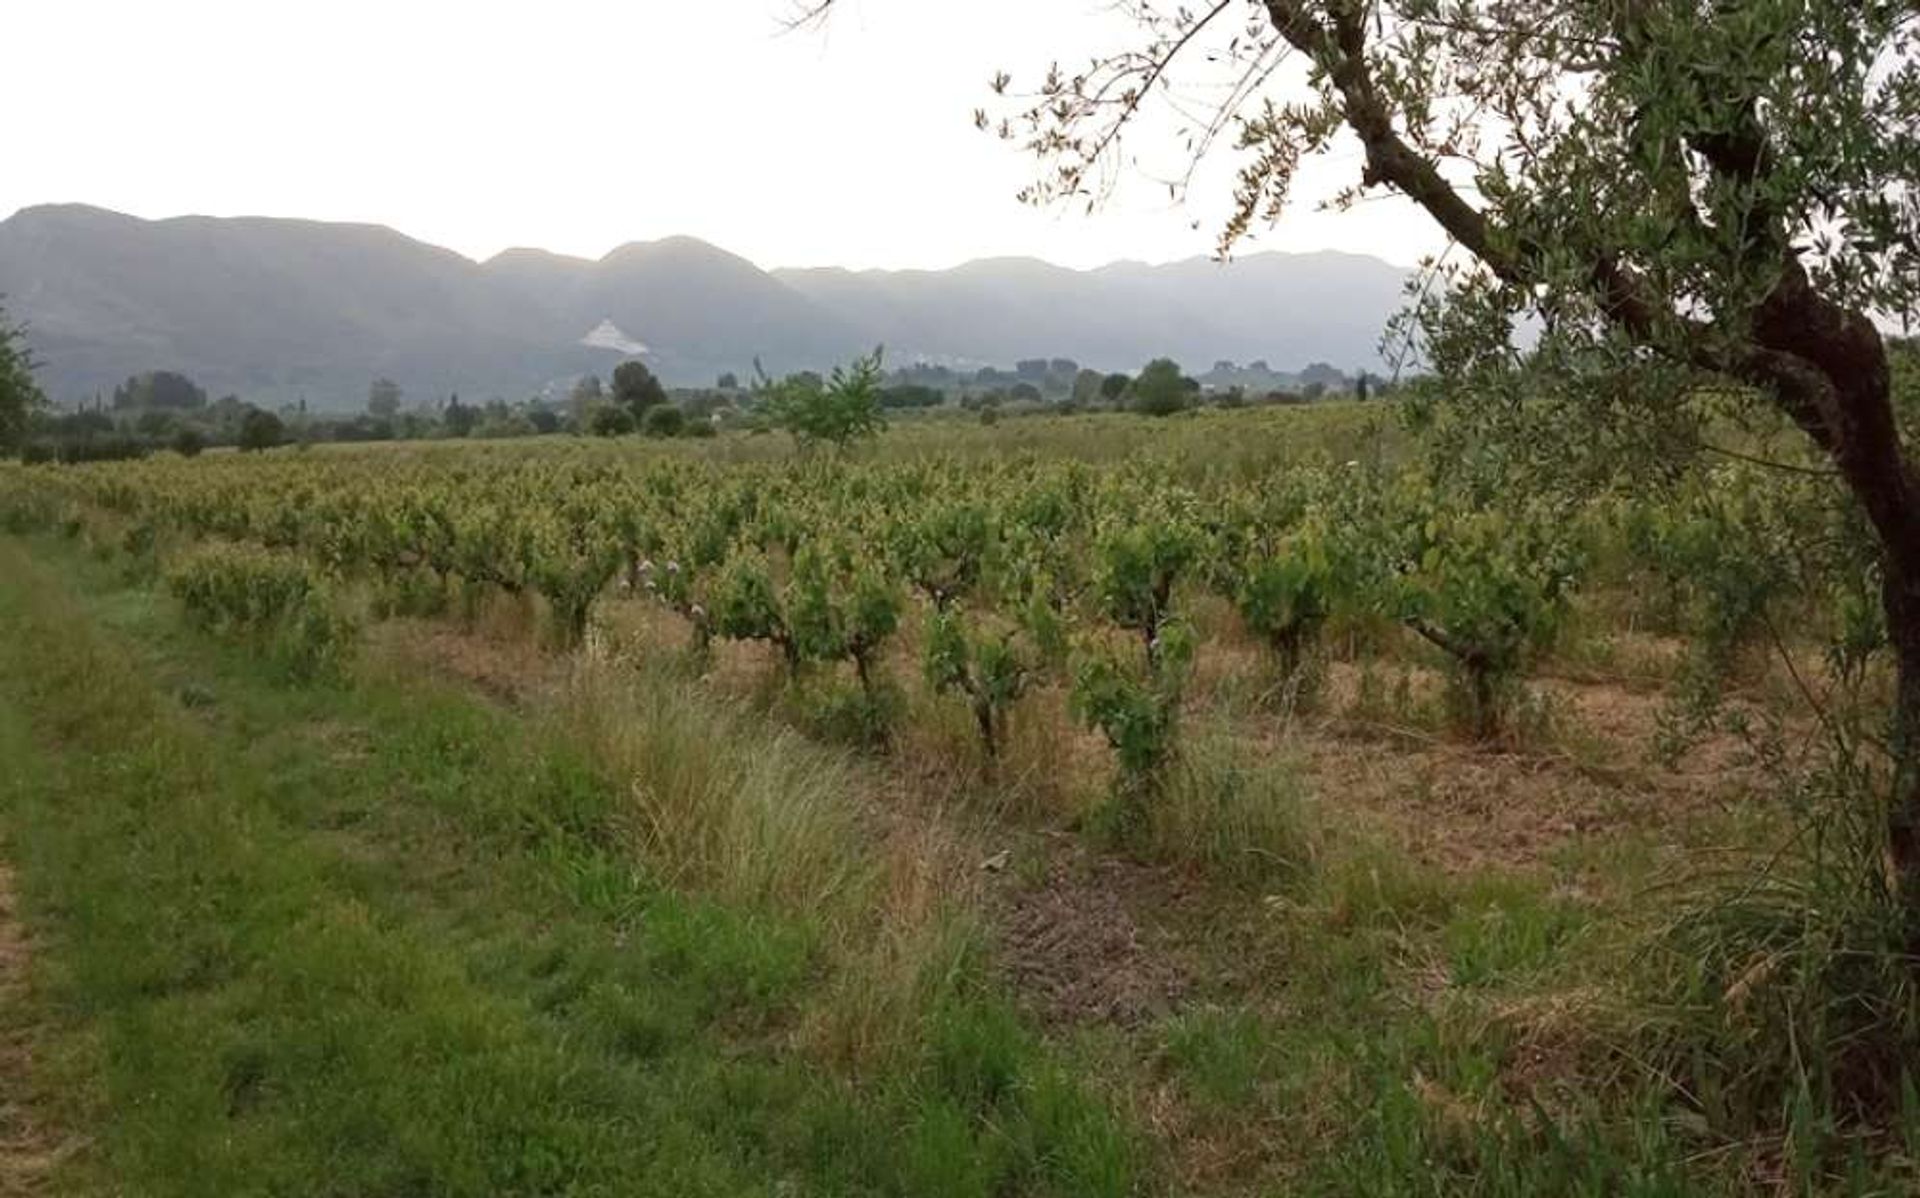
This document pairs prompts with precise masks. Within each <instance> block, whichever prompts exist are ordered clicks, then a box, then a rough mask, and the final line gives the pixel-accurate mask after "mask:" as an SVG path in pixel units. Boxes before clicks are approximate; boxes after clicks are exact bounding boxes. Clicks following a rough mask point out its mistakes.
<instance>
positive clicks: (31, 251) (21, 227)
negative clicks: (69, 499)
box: [0, 207, 577, 404]
mask: <svg viewBox="0 0 1920 1198" xmlns="http://www.w3.org/2000/svg"><path fill="white" fill-rule="evenodd" d="M0 292H4V293H6V294H7V296H8V300H7V303H8V305H9V308H10V309H11V310H12V311H13V312H14V313H15V314H16V315H18V316H19V317H22V318H24V319H26V320H27V321H28V322H29V323H30V325H31V330H32V331H31V336H32V341H33V344H34V345H35V347H36V349H38V351H39V352H40V353H41V355H42V356H43V357H44V358H45V359H46V360H47V366H46V370H45V376H46V379H47V381H48V383H49V386H50V389H51V390H53V391H54V392H55V394H57V395H61V396H63V397H71V396H74V395H84V394H88V393H91V392H93V391H98V390H104V389H109V388H111V387H112V386H113V384H114V383H116V382H117V381H119V380H120V379H122V378H124V377H126V376H127V375H129V374H132V373H135V372H137V371H140V370H148V369H156V368H164V369H174V370H181V371H184V372H186V373H188V374H191V375H192V376H194V377H195V378H196V379H198V380H200V381H201V382H202V383H203V384H204V385H205V386H207V387H208V388H209V389H210V390H212V391H214V392H215V393H221V392H226V391H237V392H241V393H243V394H258V395H263V396H266V397H270V398H274V399H282V400H284V399H289V398H294V397H297V396H302V395H304V396H307V397H309V398H311V399H312V400H313V401H314V402H316V403H323V402H332V403H336V404H338V403H345V402H352V401H353V400H354V399H356V398H364V396H365V393H366V388H367V385H368V383H369V382H371V380H372V379H373V378H374V377H376V376H379V375H386V376H389V377H393V378H395V379H398V380H399V381H400V382H401V383H402V384H403V385H406V386H407V387H408V389H409V390H410V391H411V392H414V393H416V394H433V393H437V392H443V391H446V390H452V389H457V388H459V387H462V386H465V387H467V388H469V389H473V388H478V387H484V386H487V385H490V384H493V383H495V382H498V383H500V384H501V385H505V384H508V383H514V384H521V385H524V384H527V383H532V382H537V381H538V380H539V379H542V378H545V377H547V375H548V374H549V373H550V372H551V371H552V370H553V369H555V368H564V367H565V365H566V364H567V362H568V360H569V359H571V358H572V357H575V356H577V355H574V354H571V353H569V352H567V351H566V350H565V349H564V347H562V348H560V350H559V352H555V347H554V345H553V341H552V338H551V336H550V335H548V334H547V333H546V330H544V329H542V328H541V327H540V326H541V324H542V322H541V321H540V320H539V319H538V316H537V313H536V312H535V311H534V310H533V309H532V308H531V307H530V306H529V305H528V304H527V303H526V302H525V301H524V300H520V299H517V298H515V297H513V296H512V295H511V294H508V293H504V292H500V291H498V290H495V289H490V288H488V287H486V286H485V285H484V282H483V277H482V275H481V272H480V269H479V267H478V266H476V265H475V264H474V263H472V262H470V261H468V260H467V259H465V258H462V257H460V256H459V255H457V254H454V253H452V252H450V251H447V250H442V249H438V248H435V247H433V246H428V245H425V244H422V243H420V242H417V241H413V240H411V239H409V238H406V237H403V236H401V235H400V234H398V233H395V232H393V231H392V230H389V229H384V228H377V227H372V226H361V225H330V224H320V223H315V222H307V221H286V220H213V219H209V218H204V217H186V218H181V219H177V220H168V221H156V222H148V221H141V220H137V219H134V218H131V217H125V216H120V215H118V214H115V213H109V212H103V211H101V210H98V209H91V208H80V207H59V208H37V209H29V210H27V211H24V212H22V213H20V214H18V215H16V216H15V217H13V218H12V219H11V220H8V221H6V222H4V223H0Z"/></svg>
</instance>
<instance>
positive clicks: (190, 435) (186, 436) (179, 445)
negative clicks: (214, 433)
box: [171, 428, 207, 458]
mask: <svg viewBox="0 0 1920 1198" xmlns="http://www.w3.org/2000/svg"><path fill="white" fill-rule="evenodd" d="M206 447H207V439H206V437H205V436H203V435H202V434H201V432H200V430H199V429H196V428H183V429H180V430H179V431H178V432H176V433H174V434H173V441H172V443H171V448H172V450H173V452H175V453H177V454H179V455H180V456H181V457H183V458H197V457H199V456H200V451H201V450H203V449H205V448H206Z"/></svg>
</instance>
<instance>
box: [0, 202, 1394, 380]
mask: <svg viewBox="0 0 1920 1198" xmlns="http://www.w3.org/2000/svg"><path fill="white" fill-rule="evenodd" d="M1404 275H1405V272H1404V271H1402V270H1401V269H1400V268H1398V267H1393V266H1390V265H1388V264H1386V263H1384V262H1380V261H1378V260H1376V259H1372V258H1365V257H1356V256H1351V255H1339V254H1307V255H1284V254H1259V255H1253V256H1250V257H1248V258H1245V259H1241V260H1238V261H1236V262H1234V263H1232V264H1230V265H1227V266H1221V265H1219V264H1216V263H1213V262H1210V261H1206V260H1194V261H1191V262H1182V263H1175V264H1172V265H1168V266H1145V265H1138V264H1120V265H1115V266H1110V267H1107V268H1104V269H1102V270H1097V271H1088V272H1081V271H1072V270H1066V269H1064V268H1061V267H1057V266H1052V265H1049V264H1047V263H1044V262H1038V261H1033V260H993V261H984V262H975V263H970V264H968V265H966V266H962V267H958V268H956V269H954V270H949V271H938V272H932V271H903V272H858V273H856V272H849V271H843V270H791V271H776V272H772V273H769V272H766V271H763V270H761V269H760V268H758V267H756V266H755V265H753V264H752V263H750V262H748V261H746V260H745V259H743V258H739V257H737V256H735V255H732V254H729V253H727V252H725V251H724V250H720V249H717V248H715V247H713V246H710V245H707V244H706V243H704V242H700V241H696V240H693V239H691V238H684V237H676V238H668V239H666V240H663V241H656V242H648V243H635V244H630V245H626V246H622V247H621V248H619V249H617V250H615V251H613V252H612V253H610V254H608V255H607V256H606V257H605V258H602V259H600V260H599V261H597V262H595V261H589V260H587V259H582V258H569V257H565V256H562V255H558V254H551V253H547V252H545V251H542V250H509V251H507V252H506V253H503V254H500V255H498V256H497V257H495V258H493V259H491V260H489V261H488V262H486V263H484V264H482V263H476V262H473V261H471V260H469V259H467V258H464V257H462V256H460V255H458V254H455V253H453V252H452V251H449V250H444V249H440V248H437V247H435V246H430V245H427V244H425V243H422V242H419V241H415V240H413V239H411V238H408V237H405V236H403V235H401V234H399V233H396V232H394V231H393V230H391V229H386V228H382V227H378V226H369V225H345V224H324V223H319V222H313V221H297V220H278V219H264V218H245V219H215V218H210V217H181V218H177V219H173V220H163V221H146V220H140V219H137V218H134V217H130V216H123V215H120V214H118V213H113V212H107V211H104V210H101V209H97V208H88V207H83V206H77V205H62V206H48V207H40V208H29V209H25V210H23V211H21V212H19V213H17V214H15V215H14V216H13V217H11V218H9V219H8V220H6V221H0V295H5V297H6V299H5V303H6V305H7V308H8V310H9V312H10V313H11V314H12V315H13V316H14V317H16V318H18V319H22V320H25V321H26V322H27V323H28V324H29V326H30V333H29V337H30V341H31V343H32V345H33V347H34V349H35V351H36V352H37V353H38V354H39V356H40V357H41V358H42V359H44V361H45V366H44V367H43V370H42V374H41V377H42V381H43V383H44V384H45V385H46V387H47V390H48V391H49V393H50V394H52V395H53V396H54V397H55V398H56V399H60V400H65V401H72V400H76V399H81V398H85V397H88V396H91V395H93V394H96V393H99V392H107V391H111V389H112V388H113V386H114V385H115V384H116V383H118V382H120V381H121V380H123V379H125V378H126V377H128V376H129V375H132V374H135V373H138V372H141V371H146V370H155V369H164V370H176V371H180V372H182V373H185V374H188V375H191V376H192V377H193V378H194V379H196V380H198V381H199V382H200V383H201V384H202V385H203V386H205V387H206V388H207V389H208V390H209V391H210V392H212V393H213V394H215V395H223V394H228V393H237V394H240V395H242V396H243V397H246V398H249V399H254V400H257V401H261V402H269V403H282V402H290V401H293V400H296V399H301V398H304V399H306V400H307V401H308V402H309V403H310V404H312V405H314V406H316V407H322V408H347V407H358V406H359V405H360V404H361V403H363V402H364V401H365V397H366V391H367V386H368V384H369V383H370V382H371V381H372V380H373V379H374V378H375V377H381V376H384V377H388V378H392V379H394V380H396V381H398V382H399V383H400V384H401V385H402V387H404V388H405V390H406V392H407V394H408V396H409V397H410V398H412V399H424V398H427V397H441V396H444V395H446V394H447V393H449V392H460V393H461V394H463V395H465V396H467V397H468V398H482V399H484V398H487V397H490V396H494V395H499V396H505V397H512V398H518V397H521V396H524V395H526V394H529V393H532V392H534V391H538V390H541V389H542V388H544V387H547V386H550V385H562V384H564V382H565V381H566V380H568V379H571V378H572V377H574V376H577V375H579V374H583V373H586V372H589V371H595V372H599V373H602V374H606V373H609V372H610V371H611V370H612V368H613V367H614V366H615V365H617V364H618V363H619V361H620V360H621V359H622V357H623V356H624V355H626V354H628V353H632V352H636V350H637V348H638V347H644V352H645V356H646V358H647V359H648V361H649V362H650V363H651V364H652V365H653V366H654V367H655V369H656V370H658V371H659V372H660V373H661V375H662V376H663V377H665V378H666V379H667V381H668V382H670V383H673V384H679V385H689V384H699V383H706V382H710V381H711V380H712V379H713V377H714V376H715V375H716V374H718V373H719V372H721V371H723V370H732V371H735V372H739V373H744V372H745V371H746V370H747V369H748V368H749V367H750V365H751V363H752V361H753V359H754V358H755V357H759V358H761V359H762V360H763V361H764V362H765V364H766V365H767V367H768V369H770V370H774V371H785V370H795V369H800V368H803V367H812V368H824V367H826V366H829V365H831V364H833V363H834V362H837V361H842V360H844V359H846V358H847V357H849V356H850V355H852V354H853V353H855V352H858V351H860V350H862V349H865V348H871V347H872V346H873V345H876V344H885V345H886V346H887V347H888V356H889V359H890V360H891V361H893V362H906V361H911V360H913V359H916V358H924V359H927V360H930V361H940V362H945V363H949V364H956V365H984V364H1000V365H1006V364H1011V363H1012V362H1014V361H1016V360H1017V359H1020V358H1031V357H1063V356H1064V357H1072V358H1075V359H1078V360H1079V361H1081V362H1083V363H1085V364H1087V365H1090V366H1095V367H1099V368H1102V369H1133V368H1135V367H1137V366H1138V365H1139V364H1140V363H1142V362H1143V361H1145V360H1146V359H1148V358H1151V357H1155V356H1159V355H1163V354H1167V355H1171V356H1173V357H1176V358H1178V359H1180V360H1181V361H1182V362H1183V363H1185V364H1186V365H1188V366H1189V368H1190V369H1192V370H1195V371H1200V370H1204V369H1206V368H1207V367H1208V366H1209V365H1211V364H1212V363H1213V362H1214V361H1216V360H1218V359H1235V360H1251V359H1255V358H1261V359H1266V360H1267V361H1269V362H1271V363H1272V364H1273V366H1274V367H1275V368H1277V369H1289V368H1298V367H1300V366H1304V365H1305V364H1306V363H1308V362H1312V361H1325V362H1330V363H1333V364H1334V365H1337V366H1340V367H1343V368H1347V367H1362V366H1371V365H1373V364H1374V363H1375V361H1376V355H1375V345H1376V343H1377V341H1378V338H1379V335H1380V331H1381V328H1382V326H1383V325H1384V323H1385V321H1386V318H1387V317H1388V315H1389V314H1390V313H1391V312H1392V311H1393V310H1394V309H1395V308H1396V307H1398V305H1399V303H1400V289H1401V286H1402V281H1403V279H1404Z"/></svg>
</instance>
